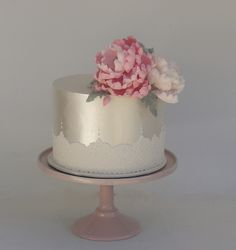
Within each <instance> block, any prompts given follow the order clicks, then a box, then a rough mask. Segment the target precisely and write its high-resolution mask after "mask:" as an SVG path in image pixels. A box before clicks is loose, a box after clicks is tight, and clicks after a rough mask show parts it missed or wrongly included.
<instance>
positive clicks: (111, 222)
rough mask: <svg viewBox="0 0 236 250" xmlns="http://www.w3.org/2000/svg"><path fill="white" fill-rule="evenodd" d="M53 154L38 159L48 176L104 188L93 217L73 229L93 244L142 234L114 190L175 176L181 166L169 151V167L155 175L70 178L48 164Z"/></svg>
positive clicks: (167, 164)
mask: <svg viewBox="0 0 236 250" xmlns="http://www.w3.org/2000/svg"><path fill="white" fill-rule="evenodd" d="M51 151H52V148H49V149H46V150H45V151H43V152H42V153H41V154H40V155H39V159H38V163H39V167H40V168H41V169H42V170H43V171H44V172H46V173H47V174H48V175H50V176H53V177H56V178H59V179H61V180H65V181H73V182H79V183H84V184H93V185H99V186H100V193H99V200H100V202H99V203H100V204H99V206H98V207H97V208H96V210H95V211H94V212H93V213H92V214H90V215H87V216H85V217H83V218H80V219H79V220H78V221H77V222H76V223H75V225H74V226H73V228H72V231H73V233H74V234H75V235H77V236H79V237H81V238H85V239H89V240H100V241H113V240H122V239H127V238H130V237H133V236H135V235H137V234H138V233H139V232H140V226H139V223H138V222H137V221H135V220H134V219H132V218H130V217H128V216H126V215H123V214H121V213H120V212H119V211H118V210H117V208H116V207H115V206H114V202H113V200H114V192H113V186H114V185H123V184H134V183H143V182H148V181H152V180H157V179H159V178H161V177H164V176H167V175H169V174H171V173H172V172H173V171H174V170H175V169H176V165H177V159H176V157H175V155H174V154H173V153H171V152H170V151H168V150H165V155H166V158H167V163H166V165H165V166H164V167H163V168H162V169H160V170H158V171H156V172H154V173H151V174H148V175H142V176H135V177H127V178H90V177H82V176H75V175H71V174H67V173H64V172H60V171H58V170H56V169H54V168H52V167H51V166H50V165H49V164H48V161H47V158H48V155H49V154H50V153H51Z"/></svg>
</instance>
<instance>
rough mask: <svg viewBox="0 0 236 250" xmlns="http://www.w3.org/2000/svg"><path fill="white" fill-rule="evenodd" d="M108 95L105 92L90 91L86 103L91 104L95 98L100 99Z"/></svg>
mask: <svg viewBox="0 0 236 250" xmlns="http://www.w3.org/2000/svg"><path fill="white" fill-rule="evenodd" d="M106 95H108V93H107V92H105V91H92V92H90V94H89V96H88V98H87V100H86V102H92V101H93V100H94V99H95V98H97V97H100V98H102V97H103V96H106Z"/></svg>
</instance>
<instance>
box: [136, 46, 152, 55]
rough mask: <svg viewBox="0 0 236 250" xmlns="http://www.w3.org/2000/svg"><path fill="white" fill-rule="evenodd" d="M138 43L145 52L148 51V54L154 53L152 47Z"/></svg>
mask: <svg viewBox="0 0 236 250" xmlns="http://www.w3.org/2000/svg"><path fill="white" fill-rule="evenodd" d="M139 45H140V46H141V47H142V49H143V51H144V52H145V53H150V54H152V53H154V49H153V48H146V47H145V46H144V45H143V44H142V43H139Z"/></svg>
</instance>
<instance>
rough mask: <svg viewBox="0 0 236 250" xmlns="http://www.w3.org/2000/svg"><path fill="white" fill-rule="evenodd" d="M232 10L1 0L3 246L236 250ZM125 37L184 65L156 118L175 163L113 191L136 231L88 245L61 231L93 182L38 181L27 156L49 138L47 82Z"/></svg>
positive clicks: (83, 209)
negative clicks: (171, 169) (162, 122)
mask: <svg viewBox="0 0 236 250" xmlns="http://www.w3.org/2000/svg"><path fill="white" fill-rule="evenodd" d="M235 11H236V4H235V1H230V0H225V1H218V0H215V1H214V0H199V1H193V0H176V1H174V0H172V1H171V0H155V1H154V0H153V1H152V0H146V1H138V0H136V1H135V0H126V1H124V0H120V1H109V0H99V1H91V0H87V1H83V0H77V1H75V0H68V1H65V0H49V1H47V0H41V1H36V0H31V1H30V0H0V84H1V91H0V114H1V120H0V121H1V123H0V128H1V130H0V131H1V132H0V135H1V136H0V138H1V140H0V163H1V168H0V200H1V205H0V206H1V208H0V218H1V220H0V240H1V242H2V244H3V245H4V249H32V246H34V249H54V248H55V249H78V248H79V249H80V248H81V249H100V247H101V249H106V247H107V249H111V247H112V248H114V249H121V248H124V249H125V248H127V247H129V248H132V247H133V248H135V249H137V248H138V247H139V248H140V249H144V247H145V248H146V247H147V246H148V247H149V249H156V245H158V244H159V246H160V249H172V248H173V247H175V249H181V250H184V249H222V247H223V246H224V248H225V249H235V247H236V243H235V240H234V238H235V237H234V234H233V232H235V230H236V215H235V209H236V184H235V176H236V168H235V160H234V156H235V154H236V144H235V139H236V135H235V128H236V111H235V107H236V82H235V65H236V63H235V58H236V15H235ZM127 35H133V36H135V37H136V38H137V39H138V40H140V41H142V42H143V43H144V44H145V45H147V46H149V47H154V48H155V51H156V53H157V54H159V55H162V56H165V57H167V58H169V59H172V60H173V61H175V62H176V63H177V64H178V65H179V66H180V68H181V70H182V74H183V75H184V78H185V80H186V87H185V89H184V91H183V93H182V94H181V95H180V103H179V104H178V105H169V106H168V108H167V114H166V116H167V117H166V123H167V148H169V149H170V150H172V151H173V152H175V153H176V155H177V157H178V160H179V164H178V170H177V171H176V172H175V173H174V174H173V175H172V176H170V177H168V178H165V179H163V180H160V181H157V182H153V183H148V184H143V185H134V186H125V187H119V188H117V193H118V195H117V199H118V203H119V206H121V207H123V210H125V211H126V212H127V213H128V214H134V215H135V216H136V217H137V218H139V220H140V221H141V222H142V224H143V227H144V232H143V234H142V235H140V236H138V237H136V238H134V239H131V240H130V241H123V242H119V243H115V244H112V243H111V244H105V243H99V244H98V245H97V244H95V243H94V242H87V241H85V240H80V239H77V238H75V237H73V236H72V235H71V234H70V233H69V231H68V227H69V225H70V224H71V222H73V221H74V219H75V218H76V217H78V216H80V215H82V214H86V213H87V212H90V211H92V208H93V207H94V206H95V205H96V199H94V198H95V197H96V194H97V193H96V189H95V187H89V186H84V185H76V184H71V183H65V182H61V181H58V180H54V179H51V178H49V177H46V176H45V175H44V174H43V173H41V172H40V170H38V169H37V166H36V159H37V156H38V154H39V153H40V152H41V151H42V150H43V149H45V148H46V147H49V146H50V145H51V123H52V118H51V84H52V82H53V80H55V79H56V78H59V77H61V76H65V75H70V74H77V73H93V72H94V70H95V64H94V56H95V53H96V52H97V51H99V50H101V49H103V48H105V47H106V46H107V45H108V44H109V43H110V42H111V41H112V40H113V39H115V38H121V37H125V36H127ZM130 199H133V202H132V204H130ZM81 200H82V202H81ZM134 204H137V206H136V205H134ZM153 218H155V219H153ZM206 235H207V236H206Z"/></svg>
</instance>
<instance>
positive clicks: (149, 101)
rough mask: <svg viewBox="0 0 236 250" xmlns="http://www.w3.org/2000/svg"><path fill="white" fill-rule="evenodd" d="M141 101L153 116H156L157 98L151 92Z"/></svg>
mask: <svg viewBox="0 0 236 250" xmlns="http://www.w3.org/2000/svg"><path fill="white" fill-rule="evenodd" d="M141 101H142V102H143V103H144V104H145V106H146V107H147V108H149V110H150V112H151V113H152V114H153V115H154V116H157V96H156V95H155V94H154V93H153V92H150V93H149V94H148V95H147V96H145V97H144V98H142V99H141Z"/></svg>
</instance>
